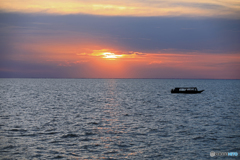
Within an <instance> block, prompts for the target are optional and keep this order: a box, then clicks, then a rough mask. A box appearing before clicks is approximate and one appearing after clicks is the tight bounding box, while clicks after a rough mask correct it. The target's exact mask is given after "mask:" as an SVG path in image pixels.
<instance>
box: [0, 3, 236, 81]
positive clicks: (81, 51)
mask: <svg viewBox="0 0 240 160" xmlns="http://www.w3.org/2000/svg"><path fill="white" fill-rule="evenodd" d="M0 42H1V43H0V78H8V77H16V78H18V77H19V78H195V79H198V78H200V79H240V1H239V0H208V1H205V0H201V1H196V2H195V1H190V0H166V1H165V0H147V1H146V0H121V1H113V0H41V1H36V0H22V1H20V0H7V1H6V0H0Z"/></svg>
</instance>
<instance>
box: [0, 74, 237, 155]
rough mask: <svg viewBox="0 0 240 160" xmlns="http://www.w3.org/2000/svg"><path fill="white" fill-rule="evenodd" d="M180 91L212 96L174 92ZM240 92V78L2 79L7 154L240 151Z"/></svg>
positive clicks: (0, 133) (1, 131) (1, 140)
mask: <svg viewBox="0 0 240 160" xmlns="http://www.w3.org/2000/svg"><path fill="white" fill-rule="evenodd" d="M174 87H198V89H205V91H204V92H202V93H201V94H171V93H170V90H171V89H172V88H174ZM239 90H240V81H239V80H171V79H0V157H1V159H57V158H59V159H83V158H89V159H210V158H211V157H210V152H211V151H215V152H238V154H240V145H239V144H240V92H239ZM218 158H221V157H218ZM228 158H229V157H228ZM237 158H239V156H238V157H237ZM223 159H225V158H223ZM235 159H236V158H235Z"/></svg>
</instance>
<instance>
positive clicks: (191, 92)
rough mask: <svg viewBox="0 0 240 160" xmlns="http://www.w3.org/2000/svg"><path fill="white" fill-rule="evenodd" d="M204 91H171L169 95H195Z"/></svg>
mask: <svg viewBox="0 0 240 160" xmlns="http://www.w3.org/2000/svg"><path fill="white" fill-rule="evenodd" d="M203 91H204V90H201V91H171V93H183V94H197V93H202V92H203Z"/></svg>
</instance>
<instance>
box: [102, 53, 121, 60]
mask: <svg viewBox="0 0 240 160" xmlns="http://www.w3.org/2000/svg"><path fill="white" fill-rule="evenodd" d="M102 55H103V56H104V57H103V58H110V59H115V58H120V57H122V55H115V54H114V53H111V52H104V53H103V54H102Z"/></svg>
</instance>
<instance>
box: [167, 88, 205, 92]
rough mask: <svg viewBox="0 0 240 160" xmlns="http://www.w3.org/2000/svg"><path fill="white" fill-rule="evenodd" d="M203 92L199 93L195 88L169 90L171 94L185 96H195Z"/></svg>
mask: <svg viewBox="0 0 240 160" xmlns="http://www.w3.org/2000/svg"><path fill="white" fill-rule="evenodd" d="M203 91H204V90H201V91H199V90H198V89H197V87H177V88H175V89H172V90H171V93H187V94H196V93H201V92H203Z"/></svg>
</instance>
